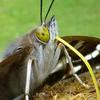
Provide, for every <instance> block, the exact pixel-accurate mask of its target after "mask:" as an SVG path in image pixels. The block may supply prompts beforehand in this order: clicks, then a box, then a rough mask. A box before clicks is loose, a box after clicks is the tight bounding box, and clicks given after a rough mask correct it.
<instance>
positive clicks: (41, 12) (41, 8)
mask: <svg viewBox="0 0 100 100" xmlns="http://www.w3.org/2000/svg"><path fill="white" fill-rule="evenodd" d="M42 5H43V4H42V0H40V20H41V24H42V22H43V20H42Z"/></svg>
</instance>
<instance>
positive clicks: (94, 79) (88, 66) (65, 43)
mask: <svg viewBox="0 0 100 100" xmlns="http://www.w3.org/2000/svg"><path fill="white" fill-rule="evenodd" d="M56 39H57V40H58V41H60V42H61V43H63V44H64V45H66V46H67V47H68V48H70V49H71V50H72V51H73V52H74V53H75V54H77V55H78V56H79V57H80V58H81V60H82V61H83V62H84V63H85V65H86V67H87V68H88V70H89V73H90V75H91V77H92V80H93V83H94V86H95V89H96V95H97V100H100V91H99V87H98V85H97V81H96V78H95V75H94V73H93V70H92V68H91V66H90V64H89V62H88V61H87V60H86V59H85V57H84V56H83V55H82V54H81V53H80V52H79V51H78V50H76V49H75V48H74V47H73V46H71V45H70V44H69V43H68V42H66V41H64V40H63V39H61V38H60V37H59V36H57V37H56Z"/></svg>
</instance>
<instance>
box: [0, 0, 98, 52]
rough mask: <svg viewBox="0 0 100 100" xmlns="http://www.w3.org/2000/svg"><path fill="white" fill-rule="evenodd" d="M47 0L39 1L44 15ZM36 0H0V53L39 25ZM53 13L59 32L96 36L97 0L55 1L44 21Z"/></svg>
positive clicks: (37, 0)
mask: <svg viewBox="0 0 100 100" xmlns="http://www.w3.org/2000/svg"><path fill="white" fill-rule="evenodd" d="M50 1H51V0H43V15H44V16H45V14H46V11H47V9H48V6H49V4H50ZM39 3H40V0H0V52H1V51H3V50H4V49H5V48H6V47H7V45H8V44H10V42H11V41H12V40H14V39H15V38H16V37H20V36H21V35H23V34H25V33H26V32H28V31H29V30H31V29H32V28H34V27H35V26H38V25H39V24H40V16H39V12H40V11H39V9H40V8H39ZM52 15H55V16H56V19H57V21H58V26H59V32H60V35H87V36H95V37H99V38H100V0H55V2H54V5H53V7H52V10H51V12H50V14H49V17H48V20H49V19H50V17H51V16H52Z"/></svg>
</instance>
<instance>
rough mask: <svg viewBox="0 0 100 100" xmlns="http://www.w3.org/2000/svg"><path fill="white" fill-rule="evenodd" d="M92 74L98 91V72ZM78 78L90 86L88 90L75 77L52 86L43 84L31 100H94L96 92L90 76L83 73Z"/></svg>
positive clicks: (99, 83) (99, 81)
mask: <svg viewBox="0 0 100 100" xmlns="http://www.w3.org/2000/svg"><path fill="white" fill-rule="evenodd" d="M94 73H95V76H96V79H97V83H98V86H99V90H100V70H98V71H95V72H94ZM79 77H80V78H81V80H82V81H83V82H85V83H86V84H88V85H89V86H90V88H89V89H87V88H85V87H84V86H82V85H81V84H80V83H79V82H78V81H77V80H76V78H75V77H71V78H68V79H64V80H60V81H58V82H56V83H55V84H53V85H52V86H51V85H48V84H45V85H44V86H43V87H42V88H41V89H40V90H39V91H38V92H37V93H36V94H34V95H33V96H32V100H96V91H95V88H94V84H93V81H92V78H91V76H90V74H89V73H88V72H85V73H83V74H81V75H79Z"/></svg>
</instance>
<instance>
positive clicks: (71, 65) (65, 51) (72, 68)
mask: <svg viewBox="0 0 100 100" xmlns="http://www.w3.org/2000/svg"><path fill="white" fill-rule="evenodd" d="M63 48H64V53H65V55H66V62H68V63H69V66H70V68H71V73H72V75H73V76H75V78H76V79H77V80H78V81H79V83H80V84H82V85H83V86H84V87H86V88H89V86H88V85H87V84H85V83H84V82H82V80H81V79H80V78H79V76H78V75H77V74H76V73H75V71H74V66H73V64H72V61H71V57H70V55H69V54H68V51H67V49H66V48H65V46H64V45H63Z"/></svg>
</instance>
